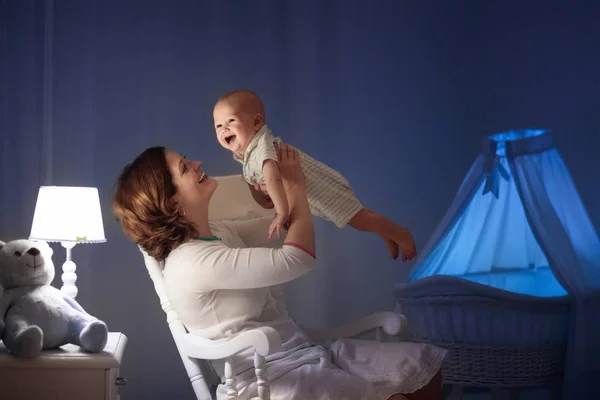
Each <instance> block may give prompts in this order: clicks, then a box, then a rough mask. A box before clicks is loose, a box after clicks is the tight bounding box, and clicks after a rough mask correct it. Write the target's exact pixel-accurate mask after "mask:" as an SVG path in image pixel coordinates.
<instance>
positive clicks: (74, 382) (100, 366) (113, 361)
mask: <svg viewBox="0 0 600 400" xmlns="http://www.w3.org/2000/svg"><path fill="white" fill-rule="evenodd" d="M126 345H127V337H126V336H125V335H123V334H122V333H117V332H111V333H109V334H108V343H107V344H106V347H105V348H104V350H103V351H102V352H100V353H95V354H94V353H85V352H83V351H81V349H80V348H79V347H78V346H73V345H66V346H63V347H61V348H59V349H56V350H45V351H44V352H42V355H41V356H40V357H39V358H36V359H23V358H18V357H15V356H12V355H10V354H8V352H7V350H6V348H5V347H4V345H3V344H1V342H0V370H1V371H2V372H1V373H0V387H1V388H2V391H3V392H4V393H7V394H8V396H4V395H3V396H2V399H6V400H37V399H44V400H54V399H57V400H58V399H60V400H79V399H81V400H116V399H117V398H118V386H117V383H121V382H122V381H123V380H122V379H119V380H118V379H117V378H118V377H119V368H120V366H121V361H122V359H123V353H124V351H125V347H126Z"/></svg>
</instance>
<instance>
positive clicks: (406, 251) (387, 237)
mask: <svg viewBox="0 0 600 400" xmlns="http://www.w3.org/2000/svg"><path fill="white" fill-rule="evenodd" d="M348 224H349V225H350V226H351V227H353V228H354V229H357V230H359V231H363V232H372V233H376V234H377V235H379V236H381V238H382V239H383V240H384V241H385V244H386V246H387V248H388V251H389V252H390V255H391V256H392V258H393V259H394V260H395V259H396V258H398V247H399V248H400V249H402V259H403V260H404V261H406V260H410V259H412V258H413V257H414V256H416V254H417V251H416V249H415V243H414V241H413V239H412V236H411V234H410V232H409V231H408V229H406V228H404V227H402V226H400V225H397V224H395V223H394V222H392V221H390V220H389V219H388V218H386V217H384V216H383V215H380V214H377V213H375V212H373V211H371V210H369V209H367V208H363V209H362V210H360V211H359V212H358V213H357V214H356V215H355V216H354V217H352V219H351V220H350V222H349V223H348Z"/></svg>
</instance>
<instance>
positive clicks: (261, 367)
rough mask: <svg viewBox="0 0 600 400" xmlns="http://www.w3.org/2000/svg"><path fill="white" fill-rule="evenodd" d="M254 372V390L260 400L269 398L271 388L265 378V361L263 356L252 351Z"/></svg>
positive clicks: (268, 399)
mask: <svg viewBox="0 0 600 400" xmlns="http://www.w3.org/2000/svg"><path fill="white" fill-rule="evenodd" d="M254 372H255V374H256V390H257V391H258V398H259V399H260V400H270V399H271V390H270V387H269V381H268V380H267V363H266V362H265V358H264V357H263V356H261V355H260V354H258V353H254Z"/></svg>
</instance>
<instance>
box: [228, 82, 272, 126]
mask: <svg viewBox="0 0 600 400" xmlns="http://www.w3.org/2000/svg"><path fill="white" fill-rule="evenodd" d="M232 98H240V101H243V102H247V103H249V107H252V108H254V110H255V111H256V112H258V113H260V114H262V116H263V118H265V119H266V118H267V117H266V115H265V106H264V104H263V102H262V100H261V99H260V97H258V95H257V94H256V93H254V92H253V91H251V90H246V89H237V90H232V91H231V92H229V93H225V94H224V95H223V96H220V97H219V99H218V101H217V102H219V101H225V100H231V99H232Z"/></svg>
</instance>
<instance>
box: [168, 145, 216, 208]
mask: <svg viewBox="0 0 600 400" xmlns="http://www.w3.org/2000/svg"><path fill="white" fill-rule="evenodd" d="M165 159H166V161H167V165H168V167H169V171H170V172H171V176H172V179H173V185H175V187H176V188H177V193H175V195H174V196H173V198H174V200H175V201H176V202H177V203H178V205H179V206H180V207H183V211H185V213H186V215H189V213H190V212H193V211H194V210H200V209H202V205H203V204H205V205H206V208H207V209H208V202H209V201H210V198H211V196H212V194H213V193H214V191H215V189H216V188H217V181H216V180H214V179H212V178H209V177H208V175H206V174H205V173H204V170H203V169H202V163H201V162H200V161H191V160H188V159H186V158H185V157H183V156H182V155H181V154H179V153H177V152H175V151H171V150H167V151H166V152H165ZM183 211H182V212H183ZM189 216H190V217H191V215H189Z"/></svg>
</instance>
